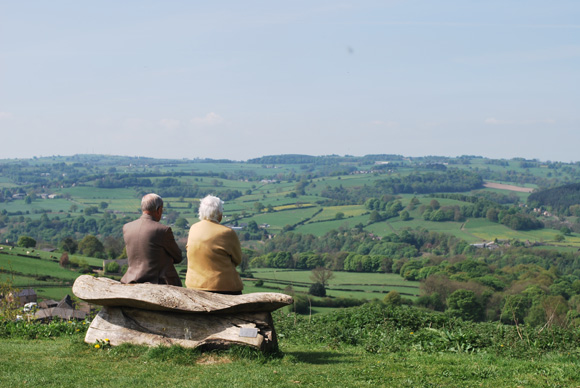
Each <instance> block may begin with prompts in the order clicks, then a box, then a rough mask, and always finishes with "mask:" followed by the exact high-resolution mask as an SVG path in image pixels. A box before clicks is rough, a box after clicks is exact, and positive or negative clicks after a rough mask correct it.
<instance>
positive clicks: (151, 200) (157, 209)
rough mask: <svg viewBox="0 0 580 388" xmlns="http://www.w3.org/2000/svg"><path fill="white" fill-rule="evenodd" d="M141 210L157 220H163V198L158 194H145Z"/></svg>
mask: <svg viewBox="0 0 580 388" xmlns="http://www.w3.org/2000/svg"><path fill="white" fill-rule="evenodd" d="M141 211H143V213H145V214H149V215H150V216H151V217H153V219H154V220H155V221H159V220H161V215H162V214H163V199H162V198H161V197H160V196H158V195H157V194H154V193H151V194H145V195H144V196H143V199H141Z"/></svg>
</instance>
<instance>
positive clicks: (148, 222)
mask: <svg viewBox="0 0 580 388" xmlns="http://www.w3.org/2000/svg"><path fill="white" fill-rule="evenodd" d="M133 228H147V229H155V230H163V231H166V230H168V229H171V228H170V227H169V226H167V225H163V224H162V223H160V222H157V221H155V220H153V219H151V218H149V217H140V218H137V219H136V220H134V221H131V222H128V223H126V224H125V225H123V230H126V229H133Z"/></svg>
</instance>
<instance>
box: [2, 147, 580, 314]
mask: <svg viewBox="0 0 580 388" xmlns="http://www.w3.org/2000/svg"><path fill="white" fill-rule="evenodd" d="M579 177H580V166H578V165H577V164H566V163H560V162H545V163H544V162H540V161H537V160H525V159H520V158H515V159H511V160H494V159H486V158H482V157H477V156H461V157H457V158H446V157H437V156H428V157H420V158H410V157H404V156H400V155H367V156H362V157H355V156H344V157H341V156H337V155H330V156H308V155H279V156H265V157H263V158H258V159H254V160H250V161H247V162H234V161H229V160H206V159H204V160H198V159H194V160H160V159H152V158H140V157H122V156H104V155H74V156H54V157H48V158H35V159H29V160H4V161H0V189H1V191H0V201H2V211H1V214H0V239H1V240H0V241H4V242H7V243H8V245H6V247H8V246H10V245H21V246H22V247H30V248H31V249H36V252H44V251H43V250H44V249H46V250H56V251H54V252H52V253H50V255H52V256H53V258H52V259H51V261H52V263H53V265H55V267H56V268H57V269H58V268H59V267H58V263H57V261H58V260H59V258H60V257H61V255H62V254H63V252H65V251H66V252H68V254H70V255H71V257H72V258H74V260H75V261H73V264H74V265H75V267H74V268H68V269H59V271H61V270H62V271H68V273H66V274H65V273H64V272H58V273H57V272H56V269H55V270H54V272H53V270H49V269H43V270H41V272H46V273H38V269H31V268H34V266H29V267H28V268H26V264H25V263H24V260H22V262H16V260H13V262H10V263H9V265H7V264H4V265H3V266H4V268H5V270H4V274H3V276H4V278H6V277H7V276H13V277H14V279H15V283H17V285H18V286H21V287H24V286H28V285H30V286H34V287H38V288H40V289H41V290H42V292H41V294H42V295H44V296H47V297H54V296H58V295H57V293H59V292H60V293H62V292H64V291H66V288H67V286H68V284H69V283H68V282H70V276H74V274H76V273H79V271H81V272H82V271H93V270H95V269H97V268H101V269H102V266H103V264H102V260H103V259H109V260H110V259H119V258H123V256H124V254H123V240H122V236H121V228H122V225H123V224H124V223H126V222H128V221H130V220H133V219H135V218H137V217H138V216H139V213H140V210H139V201H140V198H141V196H142V195H143V194H144V193H147V192H157V193H158V194H160V195H162V196H163V197H164V200H165V213H164V220H163V222H164V223H167V224H169V225H171V226H172V228H173V230H174V234H175V236H176V238H177V239H178V244H179V245H180V246H181V247H182V249H183V250H185V241H186V238H187V232H188V226H189V225H190V224H192V223H194V222H196V220H197V214H196V212H197V204H198V201H199V198H200V197H202V196H204V195H206V194H209V193H211V194H214V195H218V196H220V197H221V198H222V199H224V200H225V201H226V205H225V220H224V223H226V224H227V225H230V226H232V227H236V229H238V230H239V232H238V233H239V237H240V239H241V240H242V244H243V246H244V258H243V262H242V265H241V266H240V267H241V268H240V271H241V272H242V273H243V274H244V277H245V278H247V280H245V283H246V292H254V291H261V290H279V291H284V292H294V293H296V294H297V295H299V296H300V295H301V296H305V297H306V295H307V294H308V292H309V288H310V286H311V285H312V284H313V280H311V279H310V273H311V271H312V270H313V269H314V268H316V267H320V266H323V267H325V268H327V269H329V270H331V271H334V272H335V274H336V276H335V278H334V279H333V280H331V281H330V282H329V283H328V284H327V285H326V291H327V294H328V296H329V298H326V299H320V300H319V301H318V302H317V303H316V305H315V306H314V308H315V311H320V312H322V311H326V309H327V308H335V307H337V306H338V307H342V306H348V305H353V304H356V303H359V304H360V303H362V302H364V301H365V300H372V299H375V298H377V299H382V298H383V297H384V296H385V295H387V294H388V293H389V292H391V291H396V292H397V293H399V295H402V296H403V297H404V298H405V299H406V303H408V304H416V305H418V306H423V307H427V308H431V309H434V310H451V311H455V310H454V307H453V306H454V303H457V298H459V299H460V300H463V299H469V300H470V301H471V302H470V303H472V305H471V306H472V311H468V310H469V309H467V308H464V309H463V310H461V309H460V310H457V311H455V313H456V314H457V316H461V317H464V318H466V317H469V318H470V319H474V320H491V321H494V320H500V319H501V320H503V321H504V322H506V323H507V322H510V321H511V322H513V316H514V314H516V316H517V317H518V320H519V322H522V321H526V320H527V322H530V323H533V324H535V325H542V324H545V323H546V322H548V321H549V322H552V323H553V322H556V321H557V322H559V323H558V324H562V325H563V324H565V323H566V322H568V323H569V322H575V320H576V319H577V317H578V316H579V315H580V312H578V306H579V305H580V303H578V298H580V296H579V295H578V294H579V292H580V279H579V278H578V275H579V274H580V264H579V263H580V260H579V259H578V253H577V250H578V248H580V234H579V232H580V224H579V223H578V217H577V216H576V215H575V213H574V211H575V206H577V205H575V204H573V202H574V201H573V200H572V202H570V203H568V204H567V205H566V206H567V207H566V206H561V207H554V206H552V207H549V208H548V207H542V206H539V205H538V204H537V203H535V202H534V204H536V205H538V206H539V207H538V206H531V205H532V203H531V202H528V197H531V198H532V199H533V198H534V195H536V193H537V194H538V195H539V193H542V192H544V190H546V189H547V190H558V188H559V187H561V186H564V185H565V184H569V182H574V181H577V180H578V179H579ZM530 191H534V192H533V193H531V194H530ZM29 243H30V245H29ZM0 258H2V257H0ZM4 263H6V261H4ZM9 266H13V268H12V269H10V267H9ZM120 267H121V266H120ZM71 270H74V271H76V272H71ZM121 270H122V268H121ZM185 270H186V267H185V266H184V265H181V266H179V267H178V271H180V274H181V275H182V276H184V274H185ZM35 271H36V272H35ZM268 271H270V272H269V273H268ZM281 271H286V272H284V274H285V276H287V277H285V278H283V279H282V278H281V276H280V275H281V274H282V272H281ZM71 274H72V275H71ZM69 275H70V276H69ZM375 277H378V278H375ZM405 282H406V283H407V284H402V283H405ZM59 285H60V286H61V287H58V286H59ZM405 285H411V286H412V287H411V288H409V287H402V286H405ZM59 289H60V290H59ZM57 290H59V291H58V292H57ZM460 291H466V292H467V293H465V292H463V293H462V292H460ZM338 298H342V300H341V301H340V303H337V302H336V299H338ZM298 300H299V301H300V300H301V298H298ZM353 300H356V301H358V302H354V301H353ZM518 300H521V303H520V302H517V303H516V301H518ZM555 302H558V303H559V306H561V307H560V310H558V311H557V312H555V311H552V310H553V309H551V308H550V306H551V304H552V303H555ZM306 303H307V304H308V302H306ZM514 303H516V304H517V305H518V306H519V307H518V309H516V310H517V311H515V310H514V311H512V308H511V307H510V306H512V305H513V304H514Z"/></svg>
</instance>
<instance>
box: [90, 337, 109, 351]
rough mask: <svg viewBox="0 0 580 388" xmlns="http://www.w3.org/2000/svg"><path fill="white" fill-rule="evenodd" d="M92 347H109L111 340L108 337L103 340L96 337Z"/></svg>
mask: <svg viewBox="0 0 580 388" xmlns="http://www.w3.org/2000/svg"><path fill="white" fill-rule="evenodd" d="M93 348H95V349H101V350H102V349H110V348H111V341H110V340H109V339H108V338H105V339H103V340H100V339H98V340H97V341H96V342H95V343H94V345H93Z"/></svg>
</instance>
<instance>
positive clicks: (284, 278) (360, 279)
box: [245, 268, 419, 300]
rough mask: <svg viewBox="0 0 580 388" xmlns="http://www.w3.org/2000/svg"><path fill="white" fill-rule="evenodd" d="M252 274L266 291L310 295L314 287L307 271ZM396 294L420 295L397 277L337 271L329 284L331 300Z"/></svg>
mask: <svg viewBox="0 0 580 388" xmlns="http://www.w3.org/2000/svg"><path fill="white" fill-rule="evenodd" d="M251 271H252V273H253V274H254V277H255V278H257V279H260V280H263V281H264V286H265V288H266V289H267V288H268V287H275V288H278V289H279V290H284V288H285V287H287V286H292V288H293V289H295V290H296V291H299V292H307V291H308V288H309V287H310V285H311V284H312V283H313V281H312V280H311V279H310V275H311V273H312V272H311V271H306V270H287V269H270V268H255V269H252V270H251ZM245 284H246V283H245ZM252 286H253V285H252ZM253 287H254V289H260V288H259V287H255V286H253ZM393 290H394V291H397V292H399V293H400V294H402V295H404V296H405V297H409V298H412V299H413V298H414V297H416V296H418V295H419V282H415V281H407V280H404V279H403V278H402V277H401V276H399V275H396V274H386V273H360V272H342V271H340V272H339V271H335V272H334V278H333V279H331V280H330V281H329V282H328V286H327V289H326V294H327V296H330V297H342V298H354V299H366V300H371V299H375V298H378V299H382V298H383V297H384V295H386V294H387V293H389V291H393Z"/></svg>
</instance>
